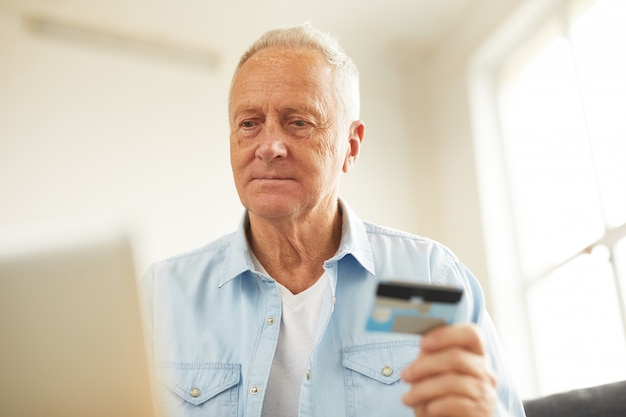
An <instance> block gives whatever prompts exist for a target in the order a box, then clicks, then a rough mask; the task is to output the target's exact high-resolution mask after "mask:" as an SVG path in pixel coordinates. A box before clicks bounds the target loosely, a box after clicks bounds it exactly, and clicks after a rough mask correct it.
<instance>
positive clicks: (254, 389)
mask: <svg viewBox="0 0 626 417" xmlns="http://www.w3.org/2000/svg"><path fill="white" fill-rule="evenodd" d="M259 391H261V388H259V386H258V385H253V386H251V387H250V394H252V395H256V394H258V393H259Z"/></svg>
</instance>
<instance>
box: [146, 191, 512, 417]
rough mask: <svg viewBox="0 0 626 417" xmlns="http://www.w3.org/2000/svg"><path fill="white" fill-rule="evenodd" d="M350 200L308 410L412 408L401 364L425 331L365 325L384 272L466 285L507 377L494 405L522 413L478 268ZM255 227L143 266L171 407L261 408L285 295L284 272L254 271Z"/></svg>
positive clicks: (213, 412)
mask: <svg viewBox="0 0 626 417" xmlns="http://www.w3.org/2000/svg"><path fill="white" fill-rule="evenodd" d="M341 207H342V208H343V230H342V238H341V243H340V245H339V249H338V251H337V253H336V254H335V256H333V257H332V258H331V259H328V260H327V261H326V262H325V263H324V268H325V270H326V271H327V272H328V273H329V276H330V282H331V285H330V286H329V288H328V290H327V294H325V301H324V303H323V306H322V311H321V317H320V326H319V332H318V338H317V344H316V346H315V349H314V351H313V354H312V356H311V358H310V361H309V363H308V366H307V371H306V372H305V374H304V375H302V386H301V394H300V406H299V407H300V412H299V415H300V416H301V417H309V416H318V417H340V416H351V417H352V416H355V417H356V416H358V417H370V416H371V417H384V416H390V417H391V416H393V417H402V416H407V417H408V416H412V415H413V412H412V410H411V409H409V408H408V407H406V406H404V405H403V404H402V401H401V396H402V395H403V394H404V393H405V392H407V391H408V389H409V386H408V385H407V384H405V383H404V382H402V381H401V380H400V373H401V371H402V369H404V367H405V366H407V365H408V364H409V363H410V362H412V361H413V360H415V359H416V358H417V355H418V353H419V346H420V337H419V336H415V335H408V334H391V333H382V332H367V331H365V325H366V322H367V318H368V315H369V313H370V310H371V308H372V306H373V303H374V297H375V292H376V285H377V283H378V282H379V281H383V280H388V279H391V278H393V279H396V280H410V281H415V282H422V283H432V284H438V285H454V286H457V287H462V288H463V289H464V295H463V298H462V301H461V303H460V309H459V314H458V320H459V321H463V322H473V323H476V324H477V325H478V326H479V327H480V328H481V330H482V332H483V335H484V338H485V343H486V346H487V348H488V349H489V355H490V357H491V363H492V366H493V368H494V370H495V372H496V373H497V379H498V396H499V401H498V407H497V413H496V415H499V416H508V415H511V416H523V415H524V411H523V408H522V404H521V401H520V399H519V397H518V395H517V393H516V391H515V389H514V388H513V387H512V385H511V381H510V379H509V377H508V376H507V374H506V372H505V370H504V366H503V363H502V359H501V357H500V354H499V352H498V343H497V340H496V339H497V337H496V333H495V331H494V327H493V324H492V322H491V319H490V318H489V316H488V314H487V312H486V310H485V303H484V299H483V295H482V292H481V289H480V287H479V284H478V282H477V281H476V279H475V278H474V276H472V274H471V273H470V272H469V271H468V270H467V269H466V268H465V267H464V266H463V265H462V264H461V263H460V262H459V261H458V259H457V258H456V257H455V256H454V255H453V254H452V253H451V252H450V251H449V250H448V249H446V248H445V247H443V246H442V245H440V244H438V243H436V242H434V241H432V240H428V239H424V238H422V237H418V236H415V235H411V234H408V233H404V232H400V231H396V230H392V229H389V228H384V227H380V226H376V225H373V224H370V223H366V222H363V221H362V220H360V219H359V218H358V217H357V216H356V215H355V213H354V212H353V211H351V210H350V208H349V207H348V206H347V205H346V204H345V203H344V202H341ZM246 227H247V216H245V215H244V217H243V219H242V221H241V224H240V225H239V228H238V229H237V231H235V232H234V233H232V234H229V235H227V236H224V237H222V238H221V239H218V240H217V241H214V242H213V243H210V244H209V245H207V246H205V247H203V248H201V249H199V250H196V251H193V252H191V253H187V254H184V255H181V256H177V257H174V258H171V259H168V260H165V261H161V262H158V263H155V264H154V265H152V266H151V267H150V269H149V271H148V273H147V274H146V276H145V277H144V280H143V282H142V285H143V294H144V297H145V302H146V307H147V320H148V330H149V334H150V336H151V343H152V348H153V353H154V359H155V366H156V373H157V376H158V381H159V383H160V385H161V387H162V389H160V390H159V391H160V402H161V403H162V404H163V405H164V410H165V411H166V414H167V416H170V417H192V416H204V417H231V416H232V417H234V416H240V417H241V416H246V417H258V416H260V415H261V408H262V406H263V398H264V393H265V386H266V384H267V380H268V376H269V373H270V368H271V364H272V358H273V356H274V350H275V348H276V342H277V339H278V333H279V329H280V320H281V300H280V296H279V293H278V289H277V287H276V282H275V281H274V280H273V279H272V278H270V277H269V276H267V275H264V274H262V273H260V272H257V271H255V268H254V263H253V261H252V257H251V253H250V248H249V246H248V243H247V240H246V232H245V229H246ZM312 238H315V237H314V236H312ZM383 369H385V372H383Z"/></svg>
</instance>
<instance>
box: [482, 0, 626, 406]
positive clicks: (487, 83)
mask: <svg viewBox="0 0 626 417" xmlns="http://www.w3.org/2000/svg"><path fill="white" fill-rule="evenodd" d="M529 3H530V2H529ZM546 3H552V7H550V8H548V7H547V6H545V4H546ZM528 10H530V9H528ZM531 15H532V18H529V17H528V16H531ZM526 18H527V20H530V22H527V24H526V25H520V24H517V25H515V26H516V27H517V29H515V31H516V35H515V36H512V35H511V34H510V33H511V32H509V35H508V41H500V44H499V46H498V47H495V46H493V45H492V46H491V47H490V48H491V49H490V52H483V56H482V57H481V58H479V60H478V61H477V62H480V63H479V64H477V68H478V69H475V71H478V72H480V75H478V76H477V77H478V78H479V79H480V81H479V82H478V83H476V85H475V89H474V92H475V94H474V95H475V98H476V97H477V96H481V97H482V98H479V99H475V103H474V104H475V105H477V106H481V107H480V109H478V110H476V111H481V112H485V111H489V109H491V112H492V115H491V116H490V118H489V117H487V118H485V117H484V116H480V117H475V119H477V124H478V125H482V126H483V127H482V130H477V132H476V134H477V135H478V136H480V135H482V134H484V133H485V123H491V124H492V125H493V126H496V127H495V128H494V127H493V126H492V127H491V130H490V132H491V137H492V141H491V142H489V143H488V142H486V141H485V140H483V142H482V144H481V143H477V150H478V152H481V149H482V152H483V156H482V158H483V159H485V158H492V159H493V158H498V159H499V160H498V161H497V162H494V161H493V160H492V161H491V162H489V161H487V163H489V164H491V166H497V168H491V169H483V171H484V172H483V174H482V175H480V173H479V177H480V178H481V189H483V190H486V189H489V187H491V189H492V190H493V189H494V188H495V189H498V187H497V186H494V181H500V182H501V185H500V187H499V190H500V195H499V196H497V197H493V195H492V196H491V197H488V198H483V204H487V205H489V204H491V208H487V211H491V212H494V211H498V210H504V211H506V212H507V214H506V215H502V216H501V217H502V219H503V220H501V221H502V222H506V223H508V225H509V226H508V227H507V228H504V229H505V230H507V231H508V232H510V233H503V232H502V231H497V230H494V227H493V226H492V227H491V231H487V233H491V234H492V235H497V236H496V237H492V238H491V239H487V241H488V242H489V241H491V245H490V246H489V247H488V252H489V253H488V257H500V258H503V259H508V260H509V261H510V262H508V265H504V263H503V261H502V260H500V261H499V266H496V267H494V268H493V269H492V278H493V279H494V280H497V279H502V276H504V274H506V272H505V271H509V276H508V278H507V279H508V282H507V286H508V289H506V290H502V291H498V288H504V287H505V285H503V284H500V285H499V286H498V285H495V286H494V288H495V289H496V290H495V293H496V294H497V295H498V296H500V295H502V297H503V298H504V299H505V300H506V299H512V298H517V300H516V302H513V303H511V304H510V305H513V306H518V309H519V310H520V312H518V313H517V314H513V315H512V316H514V317H517V318H518V319H517V320H518V321H517V322H514V321H513V320H512V319H511V320H510V321H508V323H507V324H508V325H511V326H513V327H518V328H519V329H520V331H519V335H522V336H524V337H521V338H520V337H518V339H517V340H516V341H513V340H509V341H508V343H507V344H508V345H509V346H513V345H515V344H522V345H525V347H523V348H515V349H512V350H513V351H515V350H516V349H517V352H521V351H524V352H525V353H524V354H522V355H521V356H520V358H523V362H524V363H527V364H532V365H533V366H526V369H524V367H523V366H522V365H518V369H517V373H518V374H524V373H525V374H526V375H525V376H521V378H525V380H526V381H527V387H526V389H525V390H523V391H522V392H523V394H524V395H525V396H532V395H541V394H549V393H553V392H558V391H564V390H568V389H574V388H579V387H584V386H591V385H597V384H602V383H606V382H610V381H615V380H621V379H625V378H626V336H625V335H626V332H625V329H626V325H625V323H626V311H625V308H624V306H625V297H626V275H625V274H626V267H625V264H626V53H624V52H623V51H624V47H625V45H626V25H624V23H623V22H625V21H626V2H624V1H623V0H596V1H589V0H585V1H580V0H577V1H574V0H570V1H557V2H555V1H553V2H545V3H544V8H543V10H541V12H538V11H537V10H534V11H533V12H532V13H531V12H530V11H527V12H526ZM522 27H523V29H520V28H522ZM500 36H503V35H500ZM487 50H489V48H487ZM494 51H495V52H494ZM485 56H489V58H488V59H486V58H485ZM481 60H482V61H481ZM487 61H489V65H487V64H486V62H487ZM481 77H482V78H481ZM479 90H480V91H479ZM485 97H487V98H485ZM481 100H482V101H481ZM486 100H491V102H490V103H488V102H487V101H486ZM481 117H482V119H481ZM493 148H496V149H497V152H494V149H493ZM480 160H481V157H480V156H479V163H480ZM487 171H488V173H487ZM494 178H497V180H495V179H494ZM493 192H494V191H491V193H492V194H493ZM488 193H489V192H486V194H488ZM494 202H495V203H494ZM494 204H495V205H496V206H498V207H497V208H496V207H494ZM491 221H492V219H491V218H486V219H485V223H489V222H491ZM496 222H497V220H496ZM504 240H509V241H510V242H509V243H508V244H504V245H498V244H497V242H503V241H504ZM507 247H508V248H509V249H508V250H509V252H510V253H508V254H504V255H503V254H502V251H503V250H506V249H503V248H507ZM496 263H498V262H494V264H496ZM511 269H514V270H515V271H516V272H515V273H510V271H511ZM494 271H497V272H496V273H495V275H494V273H493V272H494ZM504 311H505V307H502V308H501V313H502V312H504ZM505 314H506V313H505ZM506 333H507V334H508V335H509V336H508V337H509V338H513V337H515V333H516V332H515V331H513V330H510V329H509V330H508V332H506ZM519 335H518V336H519ZM514 355H515V356H517V355H516V354H514ZM518 359H519V358H518ZM513 360H515V359H513Z"/></svg>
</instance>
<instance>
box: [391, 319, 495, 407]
mask: <svg viewBox="0 0 626 417" xmlns="http://www.w3.org/2000/svg"><path fill="white" fill-rule="evenodd" d="M402 379H403V380H404V381H405V382H408V383H410V384H411V390H410V391H409V392H408V393H406V394H405V395H404V397H403V398H402V400H403V401H404V404H406V405H407V406H409V407H412V408H413V410H414V412H415V416H416V417H436V416H441V417H444V416H445V417H457V416H458V417H479V416H480V417H492V416H493V413H494V410H495V404H496V380H495V377H494V374H493V371H492V370H491V367H490V365H489V360H488V359H487V357H486V353H485V349H484V347H483V344H482V341H481V338H480V335H479V333H478V330H477V329H476V327H475V326H473V325H470V324H459V325H450V326H442V327H438V328H436V329H434V330H431V331H430V332H428V333H427V334H425V335H424V337H423V338H422V346H421V352H420V355H419V357H418V358H417V360H416V361H415V362H413V363H411V364H410V365H409V366H408V367H407V368H406V369H405V370H404V371H403V372H402Z"/></svg>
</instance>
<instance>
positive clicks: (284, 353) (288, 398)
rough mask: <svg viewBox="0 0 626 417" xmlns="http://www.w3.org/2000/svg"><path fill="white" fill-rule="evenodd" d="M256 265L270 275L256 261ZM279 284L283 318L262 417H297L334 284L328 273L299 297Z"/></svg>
mask: <svg viewBox="0 0 626 417" xmlns="http://www.w3.org/2000/svg"><path fill="white" fill-rule="evenodd" d="M255 264H256V266H257V268H258V269H259V270H260V271H262V272H265V273H266V271H265V270H264V268H263V267H262V265H260V263H259V262H258V261H257V260H256V259H255ZM276 285H277V286H278V291H279V293H280V298H281V304H282V317H281V321H280V333H279V336H278V344H277V346H276V353H275V354H274V361H273V362H272V368H271V371H270V375H269V380H268V382H267V388H266V390H265V399H264V400H263V412H262V414H261V416H262V417H295V416H297V415H298V404H299V401H300V388H301V386H302V382H303V379H304V378H305V377H306V371H307V369H306V368H307V364H308V362H309V359H310V357H311V354H312V353H313V348H314V347H315V342H316V337H317V330H318V326H319V321H320V312H321V308H322V302H323V299H324V294H326V291H325V290H326V288H327V287H328V285H330V284H329V280H328V276H327V274H326V273H324V274H322V276H321V277H320V279H318V280H317V282H316V283H315V284H313V285H312V286H311V287H309V288H307V289H306V290H304V291H302V292H301V293H299V294H293V293H291V291H289V290H288V289H287V288H285V287H284V286H283V285H281V284H279V283H278V282H277V283H276Z"/></svg>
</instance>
